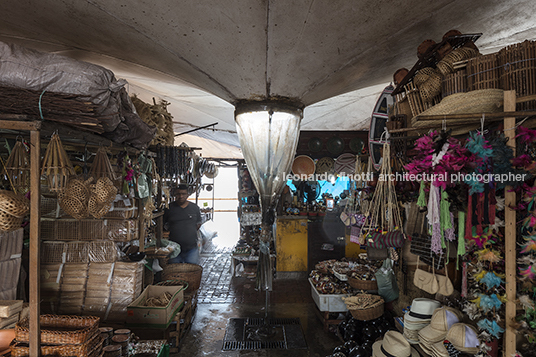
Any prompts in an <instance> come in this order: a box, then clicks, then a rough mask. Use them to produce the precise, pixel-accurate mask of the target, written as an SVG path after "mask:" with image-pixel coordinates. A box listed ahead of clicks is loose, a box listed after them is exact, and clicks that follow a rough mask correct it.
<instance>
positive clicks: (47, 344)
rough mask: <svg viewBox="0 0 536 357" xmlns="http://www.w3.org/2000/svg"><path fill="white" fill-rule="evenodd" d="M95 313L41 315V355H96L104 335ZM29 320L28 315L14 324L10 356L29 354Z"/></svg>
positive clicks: (87, 356)
mask: <svg viewBox="0 0 536 357" xmlns="http://www.w3.org/2000/svg"><path fill="white" fill-rule="evenodd" d="M99 320H100V319H99V318H98V317H95V316H84V317H80V316H68V315H41V317H40V325H41V344H42V345H41V353H40V354H41V355H44V356H46V355H55V356H79V357H97V356H100V355H101V352H102V344H103V341H104V339H103V338H102V337H101V336H100V332H99V329H98V327H99ZM29 327H30V323H29V320H28V318H25V319H23V320H21V321H19V323H17V325H16V327H15V340H14V341H13V343H12V344H11V346H10V347H11V356H13V357H23V356H28V355H29V347H28V343H29V340H30V331H29V330H30V329H29Z"/></svg>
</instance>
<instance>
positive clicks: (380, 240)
mask: <svg viewBox="0 0 536 357" xmlns="http://www.w3.org/2000/svg"><path fill="white" fill-rule="evenodd" d="M366 241H367V246H369V247H373V248H378V249H383V248H402V247H403V246H404V235H403V234H402V232H400V231H394V232H387V233H385V234H382V233H378V232H374V233H371V234H370V235H369V236H367V238H366Z"/></svg>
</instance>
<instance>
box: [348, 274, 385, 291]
mask: <svg viewBox="0 0 536 357" xmlns="http://www.w3.org/2000/svg"><path fill="white" fill-rule="evenodd" d="M348 284H350V286H351V287H352V288H354V289H358V290H378V283H377V282H376V280H361V279H356V278H352V277H350V276H348Z"/></svg>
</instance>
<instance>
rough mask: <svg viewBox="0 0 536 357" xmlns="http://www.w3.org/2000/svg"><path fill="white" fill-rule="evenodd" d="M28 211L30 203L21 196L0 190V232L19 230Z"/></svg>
mask: <svg viewBox="0 0 536 357" xmlns="http://www.w3.org/2000/svg"><path fill="white" fill-rule="evenodd" d="M29 211H30V201H29V200H28V199H27V198H26V197H25V196H23V195H18V194H16V193H15V192H12V191H6V190H0V231H5V232H11V231H14V230H16V229H18V228H20V226H21V224H22V220H23V219H24V217H25V216H26V215H27V214H28V212H29Z"/></svg>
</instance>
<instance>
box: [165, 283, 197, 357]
mask: <svg viewBox="0 0 536 357" xmlns="http://www.w3.org/2000/svg"><path fill="white" fill-rule="evenodd" d="M197 296H198V293H197V291H195V293H193V294H186V295H185V296H184V306H183V307H182V309H181V310H180V311H179V312H178V313H177V315H175V318H174V319H173V323H172V325H170V327H171V329H174V330H173V331H170V332H169V339H170V345H171V347H170V350H169V352H170V353H178V352H179V350H180V345H181V343H182V341H183V340H184V337H185V336H186V333H187V332H188V331H189V329H190V327H192V321H193V319H194V316H195V311H196V309H197Z"/></svg>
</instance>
